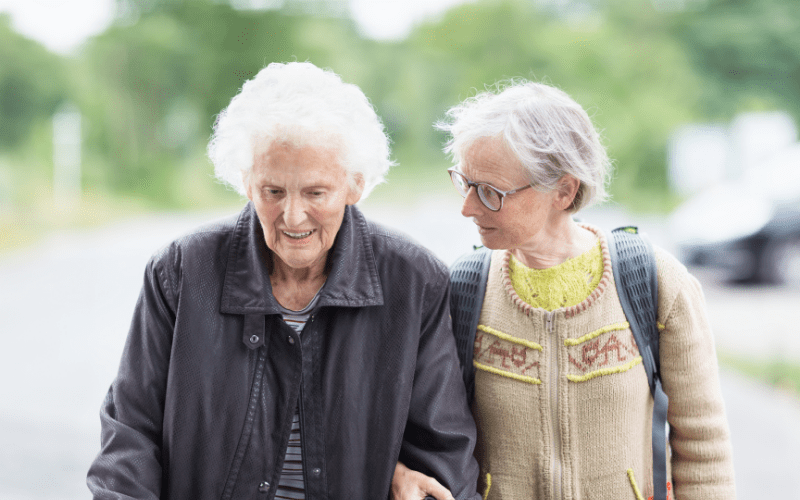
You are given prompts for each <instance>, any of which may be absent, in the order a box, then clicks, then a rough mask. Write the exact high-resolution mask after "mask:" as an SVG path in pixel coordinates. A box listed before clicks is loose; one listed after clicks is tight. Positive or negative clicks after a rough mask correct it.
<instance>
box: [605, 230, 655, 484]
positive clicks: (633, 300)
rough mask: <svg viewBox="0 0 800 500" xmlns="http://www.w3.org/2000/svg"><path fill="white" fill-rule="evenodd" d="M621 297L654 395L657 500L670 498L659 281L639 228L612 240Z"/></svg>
mask: <svg viewBox="0 0 800 500" xmlns="http://www.w3.org/2000/svg"><path fill="white" fill-rule="evenodd" d="M608 249H609V253H610V254H611V267H612V270H613V272H614V281H615V282H616V286H617V295H619V301H620V304H621V305H622V310H623V311H624V312H625V317H626V318H627V319H628V323H630V325H631V331H632V332H633V337H634V339H635V340H636V345H637V347H638V348H639V353H640V354H641V355H642V364H643V365H644V368H645V372H646V373H647V382H648V384H649V386H650V393H651V394H652V396H653V436H652V444H653V490H654V494H653V500H666V499H667V449H666V443H667V435H666V433H667V431H666V426H667V407H668V405H669V399H668V398H667V395H666V393H664V390H663V388H662V387H661V374H660V371H659V368H660V367H659V333H658V326H657V319H658V279H657V274H656V273H657V270H656V263H655V258H654V254H653V248H652V246H651V245H650V242H649V241H648V240H647V239H646V238H645V237H644V235H643V234H639V232H638V230H637V229H636V228H635V227H626V228H619V229H615V230H614V231H612V232H611V237H610V238H609V239H608Z"/></svg>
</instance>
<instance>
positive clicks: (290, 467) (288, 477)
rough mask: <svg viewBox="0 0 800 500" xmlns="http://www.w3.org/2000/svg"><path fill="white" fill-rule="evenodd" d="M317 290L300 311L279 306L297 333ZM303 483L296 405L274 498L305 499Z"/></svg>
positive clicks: (284, 499) (314, 301) (304, 324)
mask: <svg viewBox="0 0 800 500" xmlns="http://www.w3.org/2000/svg"><path fill="white" fill-rule="evenodd" d="M318 298H319V292H317V295H315V296H314V298H313V299H312V300H311V302H310V303H309V304H308V305H307V306H306V307H304V308H303V310H301V311H292V310H290V309H286V308H285V307H283V306H281V314H282V315H283V321H285V322H286V324H287V325H289V326H291V327H292V328H293V329H294V331H296V332H297V334H298V335H299V334H300V333H302V331H303V327H304V326H306V321H308V318H309V316H311V310H312V309H313V308H314V306H315V305H316V304H317V299H318ZM305 497H306V494H305V484H304V483H303V446H302V442H301V438H300V411H299V408H298V407H297V406H295V409H294V416H293V417H292V431H291V433H290V434H289V445H288V446H287V447H286V458H285V459H284V461H283V470H281V477H280V479H279V480H278V491H276V492H275V500H287V499H291V500H296V499H305Z"/></svg>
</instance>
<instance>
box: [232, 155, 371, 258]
mask: <svg viewBox="0 0 800 500" xmlns="http://www.w3.org/2000/svg"><path fill="white" fill-rule="evenodd" d="M245 189H246V192H247V197H248V198H250V200H251V201H252V202H253V205H254V206H255V209H256V213H257V214H258V219H259V221H260V222H261V227H262V228H263V229H264V237H265V239H266V241H267V247H269V249H270V250H272V252H273V254H274V263H275V266H276V267H278V268H281V267H282V268H284V269H286V267H288V268H291V269H293V270H318V269H322V268H324V265H325V258H326V257H327V255H328V251H329V250H330V249H331V247H332V246H333V242H334V240H335V238H336V234H337V233H338V232H339V227H340V226H341V225H342V218H343V217H344V209H345V206H347V205H352V204H354V203H356V202H357V201H358V200H359V198H360V197H361V189H353V188H351V186H350V183H349V182H348V178H347V172H346V171H345V169H344V167H343V166H342V165H341V163H340V161H339V154H338V152H337V151H336V150H335V149H326V148H317V147H312V146H300V147H298V146H294V145H291V144H288V143H285V142H273V143H272V145H271V146H270V147H269V149H266V150H265V149H263V148H262V149H261V150H259V149H258V148H256V152H255V155H254V161H253V170H252V172H251V174H250V176H249V178H246V179H245Z"/></svg>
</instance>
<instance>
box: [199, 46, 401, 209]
mask: <svg viewBox="0 0 800 500" xmlns="http://www.w3.org/2000/svg"><path fill="white" fill-rule="evenodd" d="M276 141H277V142H287V143H290V144H293V145H295V146H313V147H320V148H331V149H335V150H336V151H337V153H338V154H339V160H340V161H341V163H342V166H343V167H344V168H345V170H347V172H348V178H349V181H350V185H351V186H353V187H355V185H356V178H357V177H358V176H360V177H362V178H363V180H364V190H363V193H362V195H361V199H364V198H366V197H367V195H368V194H369V192H370V191H372V189H373V188H374V187H375V186H377V185H378V184H380V183H381V182H383V181H384V178H385V177H386V173H387V172H388V170H389V168H390V167H391V166H392V165H394V162H393V161H392V160H391V159H390V158H389V155H390V150H389V139H388V137H387V136H386V133H385V132H384V128H383V123H381V120H380V118H378V115H377V114H376V113H375V109H374V108H373V107H372V104H370V102H369V100H368V99H367V97H366V96H365V95H364V93H363V92H362V91H361V89H360V88H358V87H357V86H356V85H353V84H349V83H344V82H343V81H342V79H341V78H340V77H339V75H337V74H335V73H333V72H332V71H328V70H322V69H320V68H318V67H316V66H314V65H313V64H311V63H308V62H289V63H285V64H283V63H272V64H270V65H269V66H267V67H266V68H264V69H262V70H261V71H259V72H258V74H257V75H256V76H255V77H254V78H253V79H252V80H249V81H247V82H245V84H244V85H243V86H242V90H241V91H240V92H239V93H238V94H237V95H236V96H234V98H233V99H232V100H231V103H230V104H229V105H228V107H227V108H226V109H224V110H223V111H222V112H221V113H220V114H219V116H218V118H217V121H216V123H215V124H214V132H213V134H212V136H211V140H210V141H209V143H208V157H209V158H210V159H211V162H212V163H213V164H214V173H215V175H216V177H217V178H218V179H219V180H221V181H222V182H224V183H226V184H228V185H229V186H231V187H232V188H234V189H235V190H236V191H238V192H239V194H242V195H244V194H245V188H244V179H243V177H244V178H247V177H248V176H249V175H250V172H251V171H252V168H253V158H254V154H255V153H256V148H259V149H260V148H264V149H267V148H269V146H270V145H271V144H272V143H274V142H276Z"/></svg>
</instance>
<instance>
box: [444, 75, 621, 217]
mask: <svg viewBox="0 0 800 500" xmlns="http://www.w3.org/2000/svg"><path fill="white" fill-rule="evenodd" d="M434 126H435V127H436V128H438V129H439V130H443V131H445V132H448V133H449V134H450V136H451V137H450V140H448V142H447V143H446V145H445V148H444V151H445V153H448V154H450V155H451V156H452V158H453V162H454V163H455V164H456V165H458V164H459V163H461V160H462V158H463V156H464V154H466V152H467V151H468V150H469V148H470V146H471V145H472V144H473V143H474V142H475V140H476V139H480V138H482V137H502V138H503V140H504V142H505V144H506V145H507V146H508V147H509V149H510V150H511V151H512V152H513V153H514V154H515V155H516V157H517V158H518V159H519V160H520V162H521V163H522V165H523V167H524V168H525V170H526V172H527V175H528V178H529V180H530V183H531V185H532V186H533V187H534V189H539V190H541V191H551V190H553V189H556V188H557V186H558V180H559V179H561V177H562V176H563V175H564V174H570V175H572V176H573V177H575V178H576V179H578V180H579V181H580V187H579V188H578V192H577V194H576V195H575V199H574V200H573V202H572V205H570V207H569V209H568V210H569V211H570V212H573V213H574V212H577V211H578V210H580V209H582V208H585V207H588V206H590V205H593V204H595V203H598V202H601V201H604V200H605V199H607V198H608V192H607V191H606V185H607V184H608V179H609V176H610V174H611V161H610V160H609V158H608V154H607V153H606V149H605V147H604V146H603V144H602V143H601V141H600V137H599V134H598V133H597V131H596V130H595V128H594V125H592V120H591V119H590V118H589V115H588V114H587V113H586V111H585V110H584V109H583V108H582V107H581V106H580V105H579V104H578V103H576V102H575V101H574V100H573V99H572V98H571V97H570V96H569V95H567V93H566V92H564V91H562V90H560V89H557V88H555V87H552V86H550V85H545V84H543V83H535V82H530V81H527V80H524V79H511V80H503V81H501V82H498V83H496V84H495V85H494V86H492V87H491V88H489V90H487V91H485V92H481V93H479V94H477V95H475V96H474V97H470V98H468V99H466V100H465V101H464V102H462V103H460V104H458V105H457V106H454V107H452V108H450V110H448V111H447V118H446V119H445V120H441V121H439V122H437V123H436V124H435V125H434Z"/></svg>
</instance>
